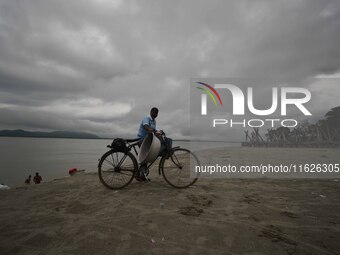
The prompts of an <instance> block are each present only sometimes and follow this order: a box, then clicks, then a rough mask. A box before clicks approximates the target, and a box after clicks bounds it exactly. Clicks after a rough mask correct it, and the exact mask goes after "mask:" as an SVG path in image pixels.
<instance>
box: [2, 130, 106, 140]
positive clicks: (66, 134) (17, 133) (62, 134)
mask: <svg viewBox="0 0 340 255" xmlns="http://www.w3.org/2000/svg"><path fill="white" fill-rule="evenodd" d="M0 136H10V137H45V138H83V139H98V138H100V137H99V136H96V135H94V134H90V133H84V132H72V131H54V132H39V131H26V130H22V129H17V130H0Z"/></svg>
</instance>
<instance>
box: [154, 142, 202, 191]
mask: <svg viewBox="0 0 340 255" xmlns="http://www.w3.org/2000/svg"><path fill="white" fill-rule="evenodd" d="M190 162H191V163H190ZM190 164H196V165H199V160H198V158H197V157H196V155H195V154H194V153H192V152H191V151H189V150H187V149H183V148H176V149H173V154H172V156H170V157H166V156H163V157H162V159H161V162H160V163H159V165H160V168H161V171H162V174H163V177H164V179H165V181H166V182H167V183H168V184H170V185H171V186H173V187H175V188H179V189H180V188H187V187H189V186H190V185H192V184H194V183H195V182H196V181H197V178H198V173H191V175H193V174H194V176H190Z"/></svg>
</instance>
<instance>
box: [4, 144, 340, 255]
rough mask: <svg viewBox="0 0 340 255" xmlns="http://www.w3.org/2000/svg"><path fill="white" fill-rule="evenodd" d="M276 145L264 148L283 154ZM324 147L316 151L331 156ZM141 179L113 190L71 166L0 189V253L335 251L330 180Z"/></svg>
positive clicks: (338, 198)
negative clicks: (184, 185) (56, 175)
mask: <svg viewBox="0 0 340 255" xmlns="http://www.w3.org/2000/svg"><path fill="white" fill-rule="evenodd" d="M284 150H289V149H283V150H275V149H271V152H270V154H271V155H272V156H271V157H278V158H279V159H280V160H288V159H286V158H285V156H284V155H285V153H283V151H284ZM297 150H302V149H297ZM332 151H333V152H334V155H333V154H332V153H326V154H323V153H322V152H321V151H319V152H318V153H317V155H319V156H320V157H322V155H326V156H327V159H328V160H333V161H334V160H337V159H336V158H333V156H336V155H338V154H337V153H338V152H339V151H338V150H332ZM287 153H288V152H287ZM296 153H297V151H296V152H295V154H296ZM301 153H303V152H301ZM313 153H315V151H314V152H313ZM215 154H216V151H215ZM250 154H255V156H254V158H257V157H258V156H259V155H263V151H261V149H260V150H259V149H255V150H254V149H253V148H237V149H236V148H235V149H234V150H233V149H227V150H221V149H220V150H219V155H220V156H222V155H224V156H225V157H226V158H227V159H228V160H234V161H235V162H240V160H241V158H248V159H249V157H250V156H249V155H250ZM256 154H258V156H256ZM288 154H290V153H288ZM332 155H333V156H332ZM235 157H238V158H235ZM289 157H290V156H289ZM323 158H325V157H323ZM245 160H246V159H245ZM151 178H152V182H150V183H138V182H136V181H133V182H132V183H131V184H130V185H129V186H128V187H126V188H125V189H123V190H119V191H114V190H109V189H106V188H105V187H104V186H103V185H102V184H101V183H100V181H99V179H98V176H97V175H96V174H93V173H79V174H76V175H74V176H72V177H68V178H62V179H58V180H54V181H52V182H48V183H42V184H40V185H29V186H21V187H17V188H13V189H11V190H8V191H1V192H0V198H1V199H0V253H1V254H253V255H255V254H340V252H339V251H340V244H339V236H340V225H339V224H340V182H339V181H338V179H325V180H321V179H320V180H319V179H288V180H287V179H286V180H280V179H200V180H199V181H198V182H197V183H196V184H195V185H194V186H192V187H190V188H188V189H184V190H178V189H174V188H172V187H170V186H169V185H168V184H167V183H166V182H165V181H164V180H163V178H162V177H161V176H158V175H157V174H156V171H153V172H152V174H151Z"/></svg>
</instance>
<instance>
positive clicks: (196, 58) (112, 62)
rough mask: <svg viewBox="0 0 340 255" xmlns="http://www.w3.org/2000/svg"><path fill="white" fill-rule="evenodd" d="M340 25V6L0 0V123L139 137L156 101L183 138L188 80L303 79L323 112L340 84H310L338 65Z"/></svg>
mask: <svg viewBox="0 0 340 255" xmlns="http://www.w3.org/2000/svg"><path fill="white" fill-rule="evenodd" d="M339 31H340V4H339V2H338V1H324V0H318V1H316V0H305V1H260V0H258V1H156V0H154V1H150V0H148V1H132V0H128V1H118V0H116V1H112V0H92V1H69V2H61V1H52V0H51V1H42V0H41V1H19V0H13V1H6V0H0V92H1V93H0V100H1V101H0V129H3V128H26V129H32V130H36V129H39V130H44V129H46V130H65V129H69V130H79V131H87V132H93V133H96V134H98V135H105V136H114V135H122V136H133V135H135V133H136V129H137V128H138V125H139V121H140V119H141V118H142V117H143V116H144V115H147V114H148V113H149V109H150V107H152V106H158V107H159V108H160V115H159V118H158V125H159V126H160V127H162V128H163V129H165V130H169V131H168V133H169V134H170V135H173V136H175V137H177V138H181V137H186V136H187V135H188V133H189V132H188V130H189V127H188V117H189V116H188V114H189V110H188V107H189V102H188V101H189V98H190V97H189V89H188V86H189V84H190V78H193V77H203V78H207V77H277V78H284V79H286V80H287V81H290V82H292V84H293V83H294V82H295V81H296V82H298V84H305V85H304V86H305V87H307V88H309V89H311V91H312V93H313V95H321V94H322V95H323V97H316V98H315V99H314V100H315V101H313V104H312V105H311V106H310V107H311V108H312V109H313V117H314V118H315V119H317V117H321V116H322V114H324V113H325V112H326V111H328V110H329V109H330V108H331V107H333V106H334V102H335V101H336V100H337V95H339V92H340V91H339V89H338V88H337V87H338V86H335V85H334V84H333V85H325V84H324V83H320V84H318V85H315V84H314V83H308V82H304V81H305V80H308V79H309V78H311V77H315V76H318V75H325V74H327V75H332V74H336V73H338V72H339V68H340V48H339V46H338V45H339V41H340V40H339V39H340V32H339ZM257 86H258V89H259V90H258V91H263V93H264V94H265V93H267V92H266V91H267V90H266V88H267V87H266V86H264V85H257ZM268 87H269V85H268ZM325 88H327V91H328V92H327V91H324V90H325ZM330 91H331V93H330ZM260 93H261V92H260ZM266 98H267V97H266ZM266 100H267V99H264V100H263V102H261V103H260V106H262V105H266V104H267V101H266ZM314 102H315V103H314ZM320 102H322V103H321V104H320ZM314 112H315V114H314ZM191 128H192V129H194V128H197V127H191ZM193 133H198V131H194V130H193ZM235 137H240V138H239V139H242V137H243V132H242V131H237V130H236V131H235V132H234V133H232V135H230V139H234V138H235ZM227 139H228V138H227Z"/></svg>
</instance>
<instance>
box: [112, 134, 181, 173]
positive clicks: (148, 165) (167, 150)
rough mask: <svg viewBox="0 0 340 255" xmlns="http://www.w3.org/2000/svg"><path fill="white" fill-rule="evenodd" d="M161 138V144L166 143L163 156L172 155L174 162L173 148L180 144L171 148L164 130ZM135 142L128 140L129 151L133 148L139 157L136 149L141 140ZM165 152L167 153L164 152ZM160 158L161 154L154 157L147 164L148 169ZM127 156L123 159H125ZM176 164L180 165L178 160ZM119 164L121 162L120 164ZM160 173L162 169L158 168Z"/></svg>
mask: <svg viewBox="0 0 340 255" xmlns="http://www.w3.org/2000/svg"><path fill="white" fill-rule="evenodd" d="M160 140H161V144H162V145H164V150H163V152H162V154H163V155H162V157H164V156H165V155H169V156H170V157H171V160H172V161H173V162H174V160H173V158H172V155H171V150H172V149H175V148H180V146H176V147H173V148H169V146H168V144H167V143H166V142H165V141H166V135H165V133H164V132H163V134H161V135H160ZM132 141H133V142H129V140H126V141H125V142H126V144H127V145H128V146H127V150H128V151H131V149H133V151H134V152H135V153H136V156H137V157H138V151H137V149H136V146H138V147H139V146H140V142H141V140H137V141H136V140H132ZM164 152H165V153H164ZM158 158H159V156H158V157H157V158H156V159H154V160H153V161H152V162H151V163H149V164H147V166H146V167H147V169H150V167H151V166H152V165H153V164H154V163H155V162H156V161H157V159H158ZM124 159H125V157H124V158H123V159H122V160H121V162H122V161H124ZM174 164H175V165H178V164H177V163H176V162H174ZM118 165H119V164H118ZM158 174H159V175H161V169H160V168H158Z"/></svg>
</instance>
